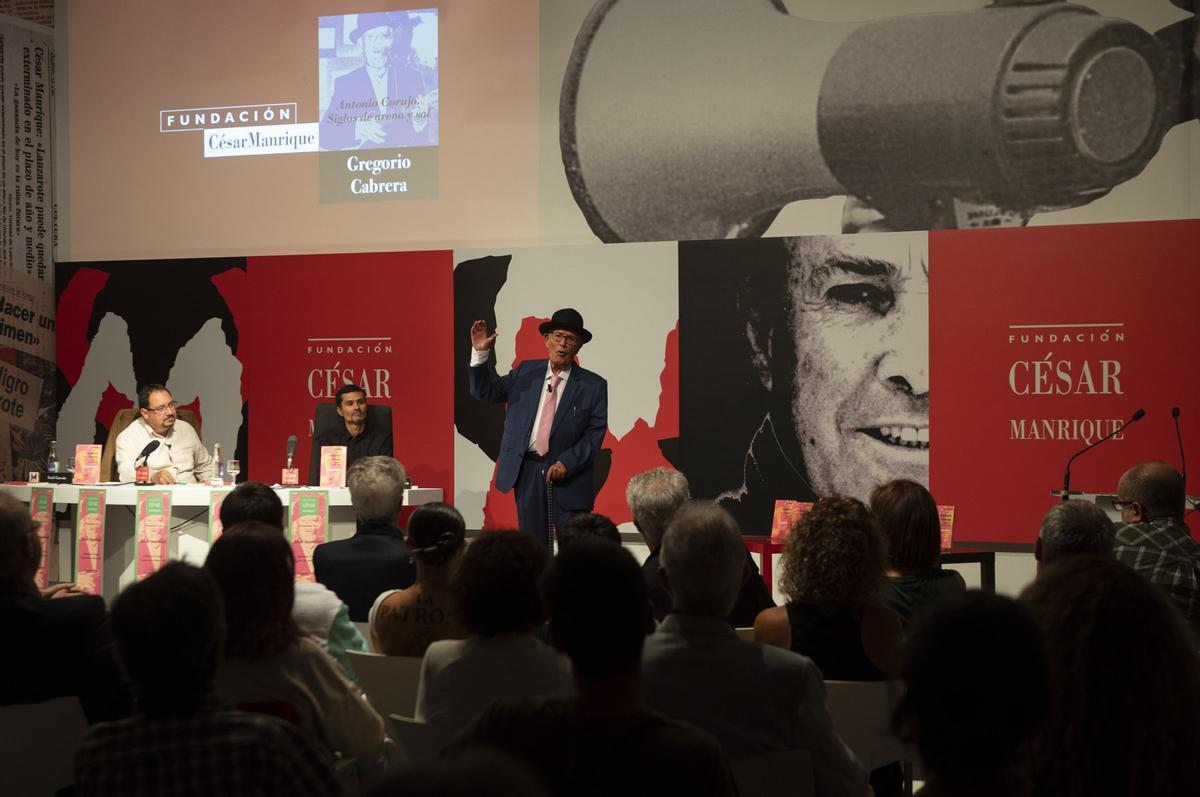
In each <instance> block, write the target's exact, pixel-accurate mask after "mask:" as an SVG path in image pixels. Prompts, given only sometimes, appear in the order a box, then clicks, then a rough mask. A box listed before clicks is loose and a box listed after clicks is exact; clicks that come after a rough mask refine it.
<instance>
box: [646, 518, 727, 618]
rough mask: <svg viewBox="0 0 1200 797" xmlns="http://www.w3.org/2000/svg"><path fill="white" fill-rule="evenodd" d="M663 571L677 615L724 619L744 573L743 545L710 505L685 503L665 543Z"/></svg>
mask: <svg viewBox="0 0 1200 797" xmlns="http://www.w3.org/2000/svg"><path fill="white" fill-rule="evenodd" d="M659 561H660V562H661V564H662V569H663V570H665V571H666V573H667V578H668V579H669V580H670V587H671V600H672V604H673V605H674V608H675V610H677V611H682V612H689V613H691V614H702V615H708V616H710V617H728V616H729V613H730V612H731V611H733V605H734V603H736V602H737V597H738V593H739V592H740V591H741V588H742V577H743V573H744V570H745V567H746V545H745V543H744V542H742V532H741V530H740V529H739V528H738V524H737V521H736V520H734V519H733V516H732V515H730V514H729V513H728V512H726V511H725V510H724V509H722V508H721V507H719V506H717V505H716V504H714V503H712V502H711V501H688V502H687V503H686V504H684V505H683V506H682V507H680V509H679V511H678V512H676V513H675V517H674V519H673V520H672V521H671V525H670V526H668V527H667V532H666V535H665V536H664V537H663V544H662V558H661V559H660V560H659Z"/></svg>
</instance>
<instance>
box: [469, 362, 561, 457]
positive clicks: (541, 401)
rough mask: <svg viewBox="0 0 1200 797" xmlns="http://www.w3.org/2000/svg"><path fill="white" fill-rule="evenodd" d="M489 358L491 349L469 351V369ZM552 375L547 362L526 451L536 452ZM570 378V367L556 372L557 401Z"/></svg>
mask: <svg viewBox="0 0 1200 797" xmlns="http://www.w3.org/2000/svg"><path fill="white" fill-rule="evenodd" d="M491 356H492V350H491V349H484V350H483V351H479V350H478V349H471V367H472V368H475V367H477V366H480V365H483V364H484V363H486V362H487V361H488V359H490V358H491ZM553 375H554V369H552V368H551V367H550V363H549V362H547V363H546V379H545V381H544V382H543V384H544V385H545V388H544V389H543V390H542V392H541V393H539V394H538V408H537V414H536V415H534V416H533V428H532V429H530V430H529V445H528V446H526V448H525V450H526V451H535V450H536V449H535V448H534V444H535V443H536V442H537V432H538V424H540V423H541V422H542V410H544V409H546V393H547V391H548V390H549V389H550V385H551V384H553V382H552V377H553ZM570 377H571V368H570V366H567V367H566V368H564V369H562V370H561V371H559V372H558V378H559V379H560V380H561V381H560V382H559V383H558V400H559V401H561V400H562V394H563V390H564V389H565V388H566V386H567V380H568V379H569V378H570ZM554 408H555V411H557V410H558V404H557V403H555V405H554Z"/></svg>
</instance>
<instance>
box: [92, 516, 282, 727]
mask: <svg viewBox="0 0 1200 797" xmlns="http://www.w3.org/2000/svg"><path fill="white" fill-rule="evenodd" d="M276 536H278V534H277V535H276ZM112 630H113V638H114V640H115V641H116V646H117V655H118V657H119V658H120V660H121V663H122V665H123V666H124V668H125V672H126V673H127V674H128V676H129V678H130V680H131V681H132V682H133V686H134V690H135V693H136V695H137V700H138V705H139V707H140V708H141V710H142V712H143V713H145V714H147V715H150V716H167V715H180V714H190V713H193V712H195V711H197V710H199V709H200V708H201V707H202V706H203V704H204V701H205V699H206V697H207V696H208V694H209V692H211V690H212V681H213V675H214V674H215V673H216V670H217V666H218V664H219V663H220V656H221V641H222V639H223V638H224V636H225V609H224V603H223V601H222V599H221V591H220V590H219V589H218V588H217V584H216V582H215V581H213V579H212V577H211V576H210V575H209V574H208V573H206V572H204V571H203V570H201V569H200V568H198V567H194V566H193V565H189V564H185V563H183V562H168V563H167V564H165V565H163V567H162V568H161V569H159V570H158V572H156V573H154V574H153V575H151V576H149V577H147V578H146V579H144V580H142V581H136V582H134V583H133V584H131V585H129V587H127V588H126V589H125V591H124V592H122V593H121V594H120V595H118V596H117V599H116V601H115V602H114V603H113V607H112Z"/></svg>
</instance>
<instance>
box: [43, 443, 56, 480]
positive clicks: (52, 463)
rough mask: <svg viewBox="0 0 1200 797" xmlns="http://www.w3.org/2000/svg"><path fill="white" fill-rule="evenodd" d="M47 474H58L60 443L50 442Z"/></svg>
mask: <svg viewBox="0 0 1200 797" xmlns="http://www.w3.org/2000/svg"><path fill="white" fill-rule="evenodd" d="M46 473H58V441H57V440H51V441H50V456H49V457H48V458H47V459H46Z"/></svg>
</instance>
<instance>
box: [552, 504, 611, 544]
mask: <svg viewBox="0 0 1200 797" xmlns="http://www.w3.org/2000/svg"><path fill="white" fill-rule="evenodd" d="M556 536H557V538H558V550H560V551H561V550H562V549H563V548H565V547H568V546H570V545H571V543H573V542H575V541H576V540H581V539H584V538H585V537H594V538H596V539H600V540H607V541H608V542H614V543H616V544H617V545H620V544H621V532H620V531H618V530H617V524H615V523H613V522H612V520H611V519H609V518H608V517H606V516H604V515H599V514H596V513H595V512H581V513H579V514H577V515H571V517H570V518H568V519H567V522H566V523H564V524H563V525H562V528H561V529H556Z"/></svg>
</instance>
